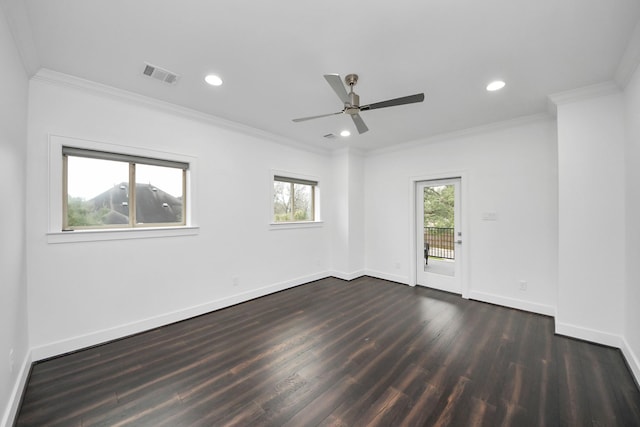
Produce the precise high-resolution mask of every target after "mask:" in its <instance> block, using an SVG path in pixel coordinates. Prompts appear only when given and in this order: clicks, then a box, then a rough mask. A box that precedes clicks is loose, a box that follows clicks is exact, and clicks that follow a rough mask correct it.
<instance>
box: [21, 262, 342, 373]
mask: <svg viewBox="0 0 640 427" xmlns="http://www.w3.org/2000/svg"><path fill="white" fill-rule="evenodd" d="M331 275H332V274H330V273H329V272H322V273H316V274H312V275H310V276H305V277H298V278H296V279H292V280H287V281H284V282H280V283H276V284H273V285H269V286H264V287H262V288H258V289H252V290H250V291H246V292H241V293H238V294H235V295H232V296H229V297H225V298H221V299H218V300H214V301H209V302H207V303H204V304H199V305H196V306H192V307H188V308H185V309H181V310H177V311H174V312H171V313H165V314H161V315H158V316H155V317H151V318H147V319H143V320H140V321H136V322H132V323H128V324H124V325H119V326H115V327H113V328H108V329H103V330H100V331H96V332H92V333H89V334H85V335H79V336H76V337H72V338H68V339H64V340H60V341H56V342H52V343H48V344H45V345H42V346H38V347H34V348H32V349H31V358H32V360H33V361H38V360H42V359H46V358H49V357H53V356H58V355H61V354H65V353H69V352H72V351H76V350H80V349H83V348H87V347H91V346H94V345H98V344H102V343H105V342H109V341H112V340H115V339H118V338H123V337H126V336H129V335H133V334H137V333H140V332H144V331H148V330H150V329H154V328H157V327H160V326H164V325H169V324H171V323H175V322H179V321H181V320H185V319H189V318H191V317H195V316H200V315H202V314H206V313H209V312H211V311H215V310H220V309H222V308H225V307H229V306H232V305H235V304H239V303H241V302H245V301H249V300H252V299H254V298H259V297H262V296H265V295H268V294H272V293H274V292H279V291H283V290H285V289H289V288H292V287H295V286H299V285H302V284H305V283H309V282H314V281H316V280H319V279H324V278H325V277H329V276H331Z"/></svg>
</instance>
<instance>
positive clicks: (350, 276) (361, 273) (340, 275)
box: [328, 270, 365, 280]
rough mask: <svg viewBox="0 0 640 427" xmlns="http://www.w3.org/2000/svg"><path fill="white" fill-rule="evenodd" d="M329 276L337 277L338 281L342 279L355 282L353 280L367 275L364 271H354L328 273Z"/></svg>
mask: <svg viewBox="0 0 640 427" xmlns="http://www.w3.org/2000/svg"><path fill="white" fill-rule="evenodd" d="M328 275H329V276H333V277H337V278H338V279H342V280H353V279H357V278H358V277H362V276H364V275H365V271H364V270H358V271H354V272H351V273H345V272H344V271H335V270H334V271H330V272H329V273H328Z"/></svg>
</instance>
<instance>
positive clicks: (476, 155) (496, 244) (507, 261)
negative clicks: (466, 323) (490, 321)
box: [365, 119, 558, 314]
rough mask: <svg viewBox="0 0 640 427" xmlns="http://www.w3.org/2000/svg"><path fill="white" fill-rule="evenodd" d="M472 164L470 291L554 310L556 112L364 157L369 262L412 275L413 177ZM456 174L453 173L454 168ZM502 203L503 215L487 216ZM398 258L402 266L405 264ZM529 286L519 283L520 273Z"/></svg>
mask: <svg viewBox="0 0 640 427" xmlns="http://www.w3.org/2000/svg"><path fill="white" fill-rule="evenodd" d="M449 171H464V172H465V175H466V177H467V180H468V181H469V182H467V183H466V184H467V185H466V187H467V188H468V191H469V194H467V195H466V196H465V195H463V198H464V199H466V200H467V201H468V206H463V216H466V218H467V223H468V235H467V236H464V244H465V245H469V254H470V257H469V258H470V259H469V263H468V266H469V268H468V270H469V271H467V272H466V274H468V283H469V287H470V288H469V291H470V296H471V297H472V298H475V299H481V300H485V301H490V302H496V303H501V304H506V305H510V306H512V307H519V308H523V309H527V310H531V311H537V312H541V313H546V314H552V313H553V311H554V307H555V303H556V301H555V298H556V284H557V243H556V242H557V214H558V210H557V162H556V140H555V122H553V121H552V120H543V119H540V120H538V121H534V122H530V123H527V124H520V125H513V126H512V127H506V128H503V129H495V130H493V131H486V132H477V133H475V134H470V135H467V136H451V137H450V138H447V139H443V140H435V141H423V143H422V144H414V145H412V146H408V147H406V148H405V149H403V150H398V151H381V152H378V153H373V154H370V155H369V156H368V157H367V159H366V166H365V212H366V214H365V215H366V224H365V226H366V228H365V235H366V238H365V239H366V248H367V250H366V268H367V271H368V272H369V273H370V274H372V275H377V276H380V277H386V278H390V279H395V280H397V281H399V282H403V283H409V281H410V277H411V274H412V272H411V271H410V268H411V259H412V257H414V256H415V254H414V251H413V248H412V245H411V235H412V234H411V229H412V226H413V225H412V220H411V218H412V212H411V209H410V206H411V200H410V197H413V194H414V193H413V192H412V191H411V189H410V188H409V187H410V181H411V177H416V176H433V175H441V174H444V175H446V173H447V172H449ZM452 175H455V173H452ZM485 212H495V213H497V215H498V220H497V221H483V219H482V218H483V213H485ZM397 266H398V267H397ZM520 280H526V281H527V282H528V290H527V291H524V292H523V291H520V290H519V281H520Z"/></svg>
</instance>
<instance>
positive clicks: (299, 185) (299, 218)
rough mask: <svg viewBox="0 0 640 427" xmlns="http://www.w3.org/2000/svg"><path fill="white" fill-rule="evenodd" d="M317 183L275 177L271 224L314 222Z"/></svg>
mask: <svg viewBox="0 0 640 427" xmlns="http://www.w3.org/2000/svg"><path fill="white" fill-rule="evenodd" d="M317 190H318V182H317V181H309V180H304V179H298V178H289V177H285V176H279V175H275V176H274V177H273V222H274V223H282V222H305V221H307V222H312V221H316V219H317V218H316V201H317V193H318V191H317Z"/></svg>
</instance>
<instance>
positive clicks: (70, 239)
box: [47, 226, 200, 243]
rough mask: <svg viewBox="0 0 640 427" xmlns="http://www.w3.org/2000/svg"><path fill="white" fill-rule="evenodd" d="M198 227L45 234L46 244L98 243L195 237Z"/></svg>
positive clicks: (114, 229)
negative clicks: (104, 241)
mask: <svg viewBox="0 0 640 427" xmlns="http://www.w3.org/2000/svg"><path fill="white" fill-rule="evenodd" d="M199 231H200V227H197V226H188V227H149V228H112V229H108V230H74V231H59V232H53V233H47V243H76V242H98V241H103V240H129V239H153V238H159V237H177V236H195V235H197V234H198V233H199Z"/></svg>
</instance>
